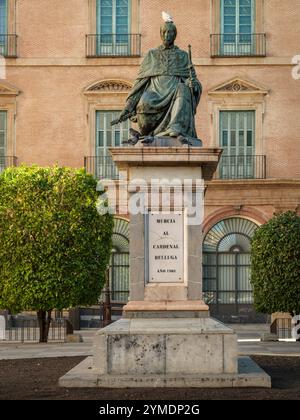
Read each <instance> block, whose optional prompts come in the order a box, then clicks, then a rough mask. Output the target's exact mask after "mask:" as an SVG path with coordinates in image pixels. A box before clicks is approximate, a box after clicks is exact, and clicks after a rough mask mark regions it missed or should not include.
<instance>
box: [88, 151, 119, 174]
mask: <svg viewBox="0 0 300 420" xmlns="http://www.w3.org/2000/svg"><path fill="white" fill-rule="evenodd" d="M84 167H85V170H86V171H87V172H88V173H90V174H92V175H94V177H95V178H96V179H104V178H107V179H119V172H118V169H117V167H116V165H115V163H114V161H113V160H112V157H111V155H110V154H106V155H103V156H86V157H85V158H84Z"/></svg>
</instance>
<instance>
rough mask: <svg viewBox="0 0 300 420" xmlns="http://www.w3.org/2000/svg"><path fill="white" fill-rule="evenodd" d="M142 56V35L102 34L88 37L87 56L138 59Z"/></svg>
mask: <svg viewBox="0 0 300 420" xmlns="http://www.w3.org/2000/svg"><path fill="white" fill-rule="evenodd" d="M140 55H141V35H140V34H102V35H87V36H86V56H87V57H89V58H92V57H116V56H118V57H138V56H140Z"/></svg>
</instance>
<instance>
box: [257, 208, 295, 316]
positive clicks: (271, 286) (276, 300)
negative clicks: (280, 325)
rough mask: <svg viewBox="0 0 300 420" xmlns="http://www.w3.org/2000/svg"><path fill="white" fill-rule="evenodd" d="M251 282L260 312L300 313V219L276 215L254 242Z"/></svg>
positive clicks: (261, 229)
mask: <svg viewBox="0 0 300 420" xmlns="http://www.w3.org/2000/svg"><path fill="white" fill-rule="evenodd" d="M251 261H252V263H251V282H252V285H253V288H254V304H255V308H256V310H258V311H259V312H264V313H268V314H271V313H274V312H289V313H291V314H296V313H297V314H299V313H300V217H298V216H296V215H295V214H294V213H293V212H287V213H283V214H280V215H278V216H275V217H274V218H273V219H271V220H270V221H269V222H268V223H266V224H265V225H263V226H261V227H260V228H259V229H257V230H256V232H255V234H254V237H253V239H252V251H251Z"/></svg>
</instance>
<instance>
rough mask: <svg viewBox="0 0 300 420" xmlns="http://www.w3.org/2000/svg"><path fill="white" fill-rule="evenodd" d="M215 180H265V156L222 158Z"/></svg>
mask: <svg viewBox="0 0 300 420" xmlns="http://www.w3.org/2000/svg"><path fill="white" fill-rule="evenodd" d="M214 178H215V179H228V180H231V179H265V178H266V156H264V155H260V156H254V155H239V156H226V155H225V156H224V155H223V156H222V157H221V159H220V162H219V166H218V169H217V171H216V173H215V177H214Z"/></svg>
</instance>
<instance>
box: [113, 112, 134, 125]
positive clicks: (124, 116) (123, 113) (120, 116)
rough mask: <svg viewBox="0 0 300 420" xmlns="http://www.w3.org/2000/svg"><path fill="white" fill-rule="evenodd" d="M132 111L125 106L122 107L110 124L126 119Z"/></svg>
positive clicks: (131, 114)
mask: <svg viewBox="0 0 300 420" xmlns="http://www.w3.org/2000/svg"><path fill="white" fill-rule="evenodd" d="M133 114H134V113H133V112H130V111H129V110H128V109H127V108H124V109H123V111H122V112H121V114H120V115H119V117H118V118H117V119H116V120H113V121H112V122H111V123H110V125H116V124H120V123H121V122H123V121H126V120H128V119H129V118H131V117H132V116H133Z"/></svg>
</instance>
